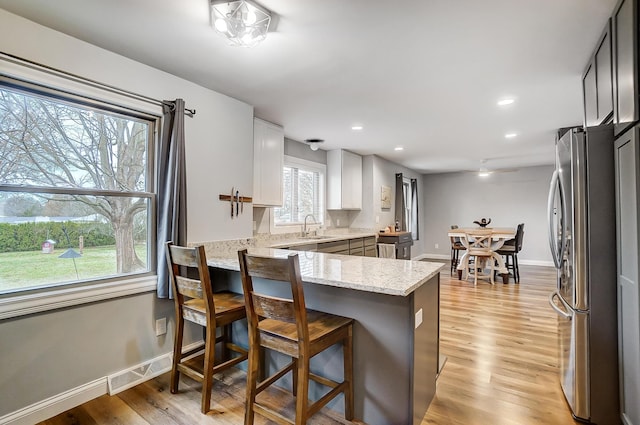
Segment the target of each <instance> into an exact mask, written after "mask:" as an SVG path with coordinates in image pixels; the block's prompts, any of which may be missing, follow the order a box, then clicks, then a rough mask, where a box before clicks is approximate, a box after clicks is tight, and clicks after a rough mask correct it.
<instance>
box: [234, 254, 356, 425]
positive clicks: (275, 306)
mask: <svg viewBox="0 0 640 425" xmlns="http://www.w3.org/2000/svg"><path fill="white" fill-rule="evenodd" d="M238 257H239V260H240V274H241V276H242V287H243V289H244V299H245V306H246V309H247V322H248V324H249V368H248V371H247V399H246V403H247V405H246V412H245V421H244V423H245V425H252V424H253V418H254V413H255V412H258V413H260V414H261V415H263V416H265V417H267V418H268V419H269V420H272V421H274V422H277V423H279V424H283V425H285V424H294V425H302V424H306V423H307V419H308V418H309V417H311V416H312V415H313V414H314V413H316V412H317V411H318V410H320V409H321V408H322V407H323V406H324V405H325V404H327V402H329V401H330V400H331V399H333V398H334V397H335V396H337V395H338V394H340V393H343V394H344V403H345V406H344V410H345V418H346V419H347V420H352V419H353V319H350V318H347V317H341V316H336V315H333V314H328V313H322V312H319V311H314V310H307V309H306V307H305V301H304V292H303V289H302V279H301V277H300V263H299V259H298V254H291V255H289V256H288V257H287V258H274V257H266V256H258V255H252V254H248V253H247V250H246V249H245V250H243V251H239V252H238ZM254 277H257V278H263V279H271V280H279V281H284V282H289V283H290V285H291V294H292V297H291V299H286V298H276V297H271V296H268V295H263V294H259V293H256V292H255V291H254V289H253V280H252V278H254ZM338 342H342V344H343V353H344V359H343V361H344V380H343V382H341V383H338V382H335V381H332V380H329V379H327V378H324V377H321V376H318V375H315V374H313V373H311V372H310V371H309V362H310V360H311V358H312V357H313V356H315V355H316V354H318V353H320V352H321V351H323V350H325V349H327V348H329V347H330V346H332V345H334V344H336V343H338ZM261 347H265V348H268V349H271V350H275V351H277V352H280V353H283V354H285V355H288V356H290V357H291V358H292V361H291V363H289V364H288V365H286V366H285V367H283V368H282V369H280V370H279V371H278V372H276V373H275V374H273V375H272V376H270V377H268V378H266V379H265V380H264V381H262V382H260V383H258V382H257V381H258V376H259V374H260V373H261V371H260V370H259V369H260V348H261ZM289 371H291V372H292V374H293V387H294V392H295V394H294V395H295V397H296V412H295V420H293V421H292V420H290V419H288V418H285V417H284V416H283V415H281V414H280V413H278V412H276V411H275V410H272V409H270V408H268V407H267V406H265V405H262V404H259V403H258V402H256V396H257V395H258V394H259V393H260V392H261V391H263V390H264V389H265V388H267V387H268V386H269V385H271V384H273V383H274V382H275V381H276V380H278V379H280V378H281V377H282V376H284V375H285V374H286V373H287V372H289ZM309 379H312V380H314V381H315V382H318V383H320V384H322V385H324V386H327V387H329V388H331V390H330V391H329V392H328V393H327V394H325V395H324V396H323V397H321V398H320V399H319V400H318V401H316V402H314V403H312V404H310V403H309V398H308V392H309Z"/></svg>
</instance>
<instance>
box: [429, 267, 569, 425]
mask: <svg viewBox="0 0 640 425" xmlns="http://www.w3.org/2000/svg"><path fill="white" fill-rule="evenodd" d="M520 277H521V281H520V284H518V285H516V284H513V279H510V283H509V284H508V285H504V284H502V283H496V284H495V285H493V286H492V285H490V284H488V283H486V282H484V281H482V282H481V283H478V286H477V287H474V286H473V283H472V282H465V281H460V280H457V278H456V279H452V278H451V277H450V275H449V269H448V268H447V269H446V270H444V271H443V272H442V278H441V285H440V291H441V296H440V300H441V307H440V351H441V354H444V355H445V356H447V362H446V363H445V367H444V369H443V370H442V372H441V374H440V377H439V378H438V382H437V390H436V396H435V398H434V400H433V401H432V403H431V406H430V407H429V410H428V412H427V414H426V416H425V418H424V420H423V421H422V425H427V424H439V425H444V424H447V425H449V424H451V425H468V424H491V425H529V424H530V425H534V424H535V425H538V424H544V425H562V424H574V423H576V422H575V421H573V419H572V417H571V413H570V410H569V408H568V406H567V404H566V402H565V400H564V396H563V394H562V390H561V389H560V381H559V376H558V368H557V365H558V360H557V331H556V326H557V325H556V323H557V316H556V313H555V312H554V311H553V310H552V309H551V307H549V304H548V301H547V299H548V296H549V294H550V293H551V292H552V291H553V289H554V288H555V269H553V268H550V267H533V266H520Z"/></svg>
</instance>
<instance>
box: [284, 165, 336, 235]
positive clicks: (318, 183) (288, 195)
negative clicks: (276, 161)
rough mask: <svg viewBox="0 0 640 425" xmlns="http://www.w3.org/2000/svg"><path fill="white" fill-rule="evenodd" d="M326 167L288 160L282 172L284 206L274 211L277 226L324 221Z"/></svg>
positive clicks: (320, 222)
mask: <svg viewBox="0 0 640 425" xmlns="http://www.w3.org/2000/svg"><path fill="white" fill-rule="evenodd" d="M325 168H326V167H325V165H324V164H319V163H315V162H310V161H305V160H302V159H298V158H293V157H288V156H287V157H285V162H284V169H283V179H282V180H283V187H282V189H283V199H284V202H283V205H282V207H276V208H274V211H273V222H274V224H275V226H276V227H281V228H283V227H284V226H293V225H300V224H303V223H304V219H305V217H307V216H309V215H312V216H313V218H314V219H315V220H312V219H311V218H310V217H309V219H308V223H314V222H315V223H316V224H322V223H323V222H324V204H325V200H324V199H325V195H324V179H325Z"/></svg>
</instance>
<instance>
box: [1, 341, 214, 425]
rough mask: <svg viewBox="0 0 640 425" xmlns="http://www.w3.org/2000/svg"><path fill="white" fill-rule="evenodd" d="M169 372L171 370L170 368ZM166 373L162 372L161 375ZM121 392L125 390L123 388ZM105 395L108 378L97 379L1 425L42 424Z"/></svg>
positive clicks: (24, 410) (7, 417)
mask: <svg viewBox="0 0 640 425" xmlns="http://www.w3.org/2000/svg"><path fill="white" fill-rule="evenodd" d="M198 345H202V341H201V340H200V341H196V342H194V343H192V344H189V345H186V346H185V347H183V350H184V351H185V352H186V351H189V350H191V349H192V348H195V347H196V346H198ZM166 356H169V358H170V359H171V358H172V357H173V353H171V352H170V353H165V354H163V355H161V356H159V357H155V358H153V359H149V360H148V361H146V362H144V363H142V364H141V365H144V364H151V363H152V362H154V361H157V360H158V359H160V358H164V357H166ZM141 365H138V366H135V367H134V368H136V367H140V366H141ZM131 370H132V368H127V369H123V370H121V371H120V372H117V373H115V374H113V375H111V376H114V375H120V374H124V373H127V372H129V371H131ZM169 370H171V369H170V368H169ZM165 372H166V371H162V372H161V373H165ZM158 375H160V373H149V374H147V375H145V376H143V377H141V379H139V380H137V381H136V383H135V385H138V384H141V383H143V382H145V381H148V380H150V379H153V378H154V377H156V376H158ZM120 390H124V388H121V389H120ZM105 394H109V377H108V376H105V377H102V378H99V379H96V380H95V381H91V382H88V383H86V384H83V385H79V386H77V387H75V388H72V389H70V390H67V391H64V392H62V393H60V394H57V395H54V396H53V397H49V398H47V399H45V400H42V401H38V402H36V403H33V404H31V405H30V406H26V407H23V408H22V409H19V410H16V411H15V412H11V413H8V414H6V415H4V416H2V417H0V425H33V424H35V423H38V422H42V421H44V420H47V419H49V418H52V417H54V416H56V415H59V414H60V413H62V412H65V411H67V410H69V409H73V408H74V407H77V406H80V405H81V404H84V403H86V402H88V401H91V400H93V399H94V398H97V397H100V396H102V395H105Z"/></svg>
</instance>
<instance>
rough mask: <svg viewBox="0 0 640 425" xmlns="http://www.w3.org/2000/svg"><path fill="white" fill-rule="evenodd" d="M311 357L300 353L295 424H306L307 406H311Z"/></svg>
mask: <svg viewBox="0 0 640 425" xmlns="http://www.w3.org/2000/svg"><path fill="white" fill-rule="evenodd" d="M308 405H309V357H307V355H306V354H300V357H298V388H297V389H296V421H295V425H306V423H307V408H308V407H309V406H308Z"/></svg>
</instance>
